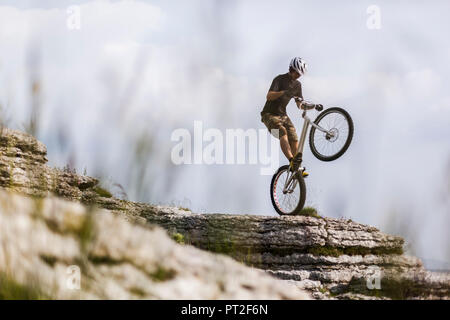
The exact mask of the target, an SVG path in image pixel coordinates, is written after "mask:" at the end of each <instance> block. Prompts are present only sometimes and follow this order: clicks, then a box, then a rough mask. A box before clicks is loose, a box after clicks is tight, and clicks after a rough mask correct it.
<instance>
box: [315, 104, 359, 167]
mask: <svg viewBox="0 0 450 320" xmlns="http://www.w3.org/2000/svg"><path fill="white" fill-rule="evenodd" d="M314 123H315V124H317V125H318V126H320V127H321V128H323V129H325V130H327V132H322V131H320V130H318V129H316V128H315V127H311V131H310V133H309V146H310V148H311V152H312V153H313V155H314V156H315V157H316V158H317V159H319V160H322V161H333V160H336V159H337V158H339V157H340V156H342V155H343V154H344V153H345V151H347V149H348V147H349V146H350V143H351V142H352V138H353V121H352V118H351V117H350V115H349V114H348V112H347V111H345V110H344V109H342V108H330V109H327V110H325V111H323V112H322V113H321V114H319V115H318V116H317V118H316V120H315V121H314Z"/></svg>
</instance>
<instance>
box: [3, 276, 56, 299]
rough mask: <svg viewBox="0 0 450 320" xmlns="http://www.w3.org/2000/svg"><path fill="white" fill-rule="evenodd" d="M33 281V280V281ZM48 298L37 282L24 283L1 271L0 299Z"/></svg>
mask: <svg viewBox="0 0 450 320" xmlns="http://www.w3.org/2000/svg"><path fill="white" fill-rule="evenodd" d="M31 283H32V282H31ZM41 299H48V297H46V296H45V295H44V294H43V293H42V291H41V290H40V289H39V287H38V286H37V285H36V284H28V285H22V284H20V283H18V282H17V281H15V280H14V279H13V278H12V277H11V276H9V275H8V274H6V273H4V272H1V273H0V300H41Z"/></svg>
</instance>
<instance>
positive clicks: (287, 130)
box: [261, 113, 298, 141]
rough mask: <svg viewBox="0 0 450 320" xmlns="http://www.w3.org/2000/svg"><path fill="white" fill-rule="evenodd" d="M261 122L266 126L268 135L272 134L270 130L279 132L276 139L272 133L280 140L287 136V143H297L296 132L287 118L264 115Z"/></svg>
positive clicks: (269, 114)
mask: <svg viewBox="0 0 450 320" xmlns="http://www.w3.org/2000/svg"><path fill="white" fill-rule="evenodd" d="M261 122H263V123H264V124H265V125H266V127H267V129H268V130H269V132H270V133H272V132H271V130H272V129H278V130H279V136H278V137H277V136H276V135H275V134H273V133H272V135H273V136H274V137H275V138H281V137H282V136H284V135H286V134H287V136H288V140H289V141H298V137H297V132H296V131H295V127H294V125H293V124H292V121H291V119H289V117H288V116H277V115H274V114H271V113H265V114H263V116H262V117H261Z"/></svg>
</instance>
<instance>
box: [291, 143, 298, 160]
mask: <svg viewBox="0 0 450 320" xmlns="http://www.w3.org/2000/svg"><path fill="white" fill-rule="evenodd" d="M289 145H290V146H291V152H292V155H294V156H295V155H296V154H297V150H298V140H292V139H291V140H289Z"/></svg>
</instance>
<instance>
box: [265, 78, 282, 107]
mask: <svg viewBox="0 0 450 320" xmlns="http://www.w3.org/2000/svg"><path fill="white" fill-rule="evenodd" d="M280 85H281V84H280V76H277V77H275V79H273V81H272V84H271V85H270V89H269V92H267V96H266V98H267V100H269V101H273V100H277V99H278V98H279V97H281V96H282V95H283V94H284V91H280Z"/></svg>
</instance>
